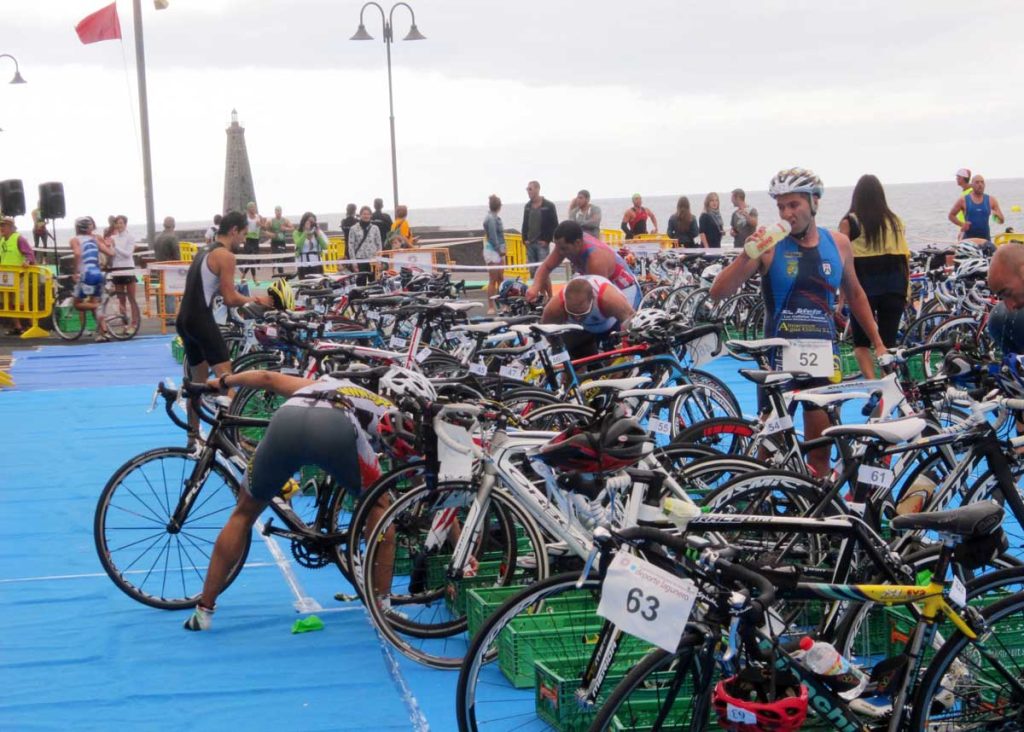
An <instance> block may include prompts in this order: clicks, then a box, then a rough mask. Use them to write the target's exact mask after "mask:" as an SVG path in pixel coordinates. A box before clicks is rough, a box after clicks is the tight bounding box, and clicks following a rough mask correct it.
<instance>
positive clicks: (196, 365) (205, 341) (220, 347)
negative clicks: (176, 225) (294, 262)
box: [174, 211, 274, 443]
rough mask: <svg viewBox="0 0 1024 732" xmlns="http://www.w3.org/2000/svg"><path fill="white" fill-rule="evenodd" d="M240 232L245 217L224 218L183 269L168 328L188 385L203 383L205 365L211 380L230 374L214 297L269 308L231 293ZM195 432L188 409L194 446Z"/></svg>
mask: <svg viewBox="0 0 1024 732" xmlns="http://www.w3.org/2000/svg"><path fill="white" fill-rule="evenodd" d="M246 227H247V222H246V216H245V214H243V213H242V212H240V211H229V212H228V213H226V214H224V216H223V217H222V218H221V222H220V228H218V230H217V238H216V239H215V240H214V242H213V244H212V245H210V247H209V249H207V250H204V251H201V252H199V253H198V254H197V255H196V256H195V258H194V259H193V260H192V264H191V265H190V266H189V268H188V274H187V275H186V277H185V292H184V294H183V295H182V296H181V305H180V308H179V310H178V317H177V318H176V319H175V321H174V326H175V329H176V330H177V331H178V335H179V336H181V341H182V344H183V345H184V347H185V357H186V358H188V363H189V368H190V369H191V372H190V378H191V380H192V381H206V378H207V376H208V375H209V373H210V367H211V366H212V367H213V373H215V374H216V375H217V376H223V375H224V374H228V373H230V372H231V355H230V354H229V353H228V347H227V344H225V342H224V336H223V335H221V332H220V328H219V327H218V326H217V322H216V321H215V320H214V318H213V310H212V307H211V306H212V303H213V298H214V296H216V295H220V296H221V297H222V298H223V299H224V304H225V305H227V306H228V307H240V306H242V305H245V304H247V303H251V302H254V303H257V304H260V305H265V306H266V307H273V306H274V303H273V301H272V300H271V299H270V298H269V297H267V296H257V297H246V296H245V295H243V294H241V293H240V292H239V291H238V290H237V289H235V252H237V251H238V248H239V247H240V246H241V244H242V242H243V241H245V234H246ZM198 433H199V418H198V416H197V415H195V414H193V413H192V410H191V408H190V409H189V442H190V443H194V442H195V439H196V437H197V435H198Z"/></svg>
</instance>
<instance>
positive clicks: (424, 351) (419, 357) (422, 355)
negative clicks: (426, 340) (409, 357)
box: [416, 346, 431, 363]
mask: <svg viewBox="0 0 1024 732" xmlns="http://www.w3.org/2000/svg"><path fill="white" fill-rule="evenodd" d="M430 354H431V350H430V348H429V347H427V346H424V347H423V348H421V349H420V352H419V353H417V354H416V363H423V362H424V361H426V360H427V359H428V358H430Z"/></svg>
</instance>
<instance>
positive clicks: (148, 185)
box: [132, 0, 156, 247]
mask: <svg viewBox="0 0 1024 732" xmlns="http://www.w3.org/2000/svg"><path fill="white" fill-rule="evenodd" d="M132 12H133V15H134V21H135V70H136V71H137V72H138V76H139V125H140V127H141V128H142V185H143V188H144V190H145V195H146V243H147V244H149V246H150V247H152V246H153V242H154V240H155V239H156V218H155V216H154V213H153V162H152V160H151V159H150V155H149V102H148V100H147V98H146V52H145V47H144V44H143V42H142V0H132Z"/></svg>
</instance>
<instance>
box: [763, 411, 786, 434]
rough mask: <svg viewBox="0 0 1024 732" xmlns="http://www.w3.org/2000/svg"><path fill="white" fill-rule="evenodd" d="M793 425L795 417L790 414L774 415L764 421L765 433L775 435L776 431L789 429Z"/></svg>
mask: <svg viewBox="0 0 1024 732" xmlns="http://www.w3.org/2000/svg"><path fill="white" fill-rule="evenodd" d="M792 426H793V418H792V417H790V416H789V415H788V414H784V415H782V416H781V417H774V418H772V419H769V420H768V421H767V422H765V423H764V430H763V432H764V434H766V435H774V434H775V433H776V432H782V431H783V430H788V429H789V428H790V427H792Z"/></svg>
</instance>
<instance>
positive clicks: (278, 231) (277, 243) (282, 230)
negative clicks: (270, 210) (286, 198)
mask: <svg viewBox="0 0 1024 732" xmlns="http://www.w3.org/2000/svg"><path fill="white" fill-rule="evenodd" d="M294 230H295V227H294V226H293V225H292V222H291V221H289V220H288V219H286V218H285V217H284V216H282V215H281V207H280V206H274V218H272V219H270V220H269V221H267V226H266V231H267V232H269V233H270V251H271V253H272V254H281V253H283V252H284V251H285V250H286V249H288V234H291V233H292V232H293V231H294ZM274 274H276V275H277V274H284V270H283V269H282V268H280V267H276V268H275V269H274Z"/></svg>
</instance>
